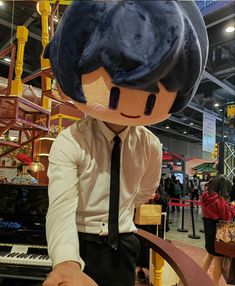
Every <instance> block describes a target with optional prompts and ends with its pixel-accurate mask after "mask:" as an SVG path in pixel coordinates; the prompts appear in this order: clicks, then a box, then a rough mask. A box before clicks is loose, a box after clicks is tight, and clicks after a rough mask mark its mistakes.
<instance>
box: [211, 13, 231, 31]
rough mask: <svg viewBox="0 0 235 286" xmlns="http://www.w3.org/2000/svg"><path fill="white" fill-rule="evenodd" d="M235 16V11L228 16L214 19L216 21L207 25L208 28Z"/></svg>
mask: <svg viewBox="0 0 235 286" xmlns="http://www.w3.org/2000/svg"><path fill="white" fill-rule="evenodd" d="M234 17H235V13H232V14H230V15H228V16H226V17H223V18H220V19H219V20H217V21H214V22H212V23H210V24H208V25H206V27H207V29H208V28H210V27H213V26H215V25H217V24H219V23H222V22H224V21H227V20H229V19H234Z"/></svg>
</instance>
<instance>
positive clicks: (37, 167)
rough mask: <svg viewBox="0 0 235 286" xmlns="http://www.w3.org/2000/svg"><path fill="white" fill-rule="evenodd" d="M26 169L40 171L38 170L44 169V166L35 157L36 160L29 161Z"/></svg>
mask: <svg viewBox="0 0 235 286" xmlns="http://www.w3.org/2000/svg"><path fill="white" fill-rule="evenodd" d="M27 170H30V171H33V172H35V173H36V172H40V171H45V167H44V165H43V164H42V163H41V162H39V161H38V160H37V159H36V161H33V162H32V163H31V165H30V166H28V167H27Z"/></svg>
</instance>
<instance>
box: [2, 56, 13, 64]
mask: <svg viewBox="0 0 235 286" xmlns="http://www.w3.org/2000/svg"><path fill="white" fill-rule="evenodd" d="M3 60H4V62H6V63H10V62H11V59H10V58H8V57H5V58H3Z"/></svg>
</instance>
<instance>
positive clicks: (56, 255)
mask: <svg viewBox="0 0 235 286" xmlns="http://www.w3.org/2000/svg"><path fill="white" fill-rule="evenodd" d="M50 258H51V261H52V264H53V268H54V267H55V266H56V265H57V264H59V263H62V262H65V261H74V262H77V263H79V264H80V266H81V270H82V271H83V270H84V268H85V262H84V261H83V260H82V258H81V257H80V256H79V255H78V252H77V251H76V248H74V246H72V245H64V246H57V247H55V248H54V250H53V253H52V254H50Z"/></svg>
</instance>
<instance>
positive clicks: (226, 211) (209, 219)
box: [201, 175, 235, 286]
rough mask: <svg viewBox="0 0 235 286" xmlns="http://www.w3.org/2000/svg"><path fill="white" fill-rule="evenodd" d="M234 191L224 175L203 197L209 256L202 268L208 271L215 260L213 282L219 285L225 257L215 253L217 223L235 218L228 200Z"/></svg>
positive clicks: (217, 179) (212, 182) (233, 209)
mask: <svg viewBox="0 0 235 286" xmlns="http://www.w3.org/2000/svg"><path fill="white" fill-rule="evenodd" d="M231 189H232V182H231V181H230V180H229V179H228V178H226V177H224V176H223V175H217V176H216V177H215V178H214V180H213V181H211V183H210V184H208V189H207V191H206V192H205V194H204V195H203V197H202V205H201V206H202V211H203V220H204V229H205V248H206V250H207V254H206V256H205V257H204V259H203V266H202V268H203V269H204V270H205V271H207V270H208V269H209V267H210V265H211V262H212V260H213V259H214V269H213V281H214V282H215V285H217V286H218V285H219V280H220V277H221V273H222V262H223V256H222V255H220V254H218V253H216V252H215V247H214V241H215V236H216V223H217V222H218V221H219V220H224V221H230V220H232V219H233V218H234V217H235V207H234V206H233V205H230V204H228V202H227V199H228V196H229V193H230V192H231Z"/></svg>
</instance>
